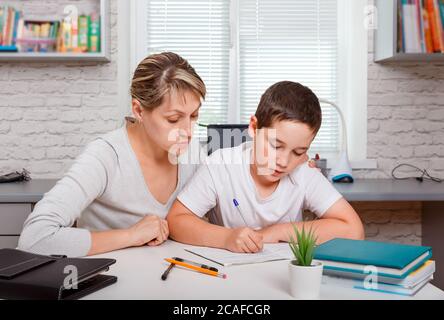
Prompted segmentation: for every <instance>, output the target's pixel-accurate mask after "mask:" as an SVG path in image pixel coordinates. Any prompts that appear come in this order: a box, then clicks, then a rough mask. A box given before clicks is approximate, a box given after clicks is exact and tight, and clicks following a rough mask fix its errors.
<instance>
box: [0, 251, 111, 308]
mask: <svg viewBox="0 0 444 320" xmlns="http://www.w3.org/2000/svg"><path fill="white" fill-rule="evenodd" d="M115 262H116V260H114V259H99V258H67V257H65V256H44V255H38V254H33V253H29V252H24V251H20V250H16V249H0V299H16V300H21V299H39V300H40V299H41V300H73V299H79V298H81V297H84V296H85V295H87V294H90V293H92V292H95V291H97V290H100V289H102V288H104V287H107V286H109V285H111V284H113V283H115V282H116V281H117V277H115V276H111V275H104V274H102V273H103V272H106V271H108V269H109V266H110V265H112V264H114V263H115Z"/></svg>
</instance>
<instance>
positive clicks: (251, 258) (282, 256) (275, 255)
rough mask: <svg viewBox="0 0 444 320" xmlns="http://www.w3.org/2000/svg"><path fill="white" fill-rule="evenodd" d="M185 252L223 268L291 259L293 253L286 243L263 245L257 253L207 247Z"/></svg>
mask: <svg viewBox="0 0 444 320" xmlns="http://www.w3.org/2000/svg"><path fill="white" fill-rule="evenodd" d="M185 250H186V251H188V252H190V253H193V254H195V255H197V256H199V257H202V258H205V259H207V260H210V261H212V262H214V263H217V264H220V265H222V266H225V267H226V266H231V265H241V264H251V263H261V262H267V261H276V260H291V259H293V253H292V252H291V249H290V247H289V245H288V243H276V244H275V243H273V244H264V247H263V250H262V251H261V252H258V253H234V252H231V251H228V250H224V249H215V248H208V247H194V248H192V249H185Z"/></svg>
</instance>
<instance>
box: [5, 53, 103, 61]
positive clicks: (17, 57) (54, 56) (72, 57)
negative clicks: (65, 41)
mask: <svg viewBox="0 0 444 320" xmlns="http://www.w3.org/2000/svg"><path fill="white" fill-rule="evenodd" d="M0 61H44V62H48V61H97V62H109V61H110V59H109V58H108V57H107V56H106V55H105V54H102V53H61V52H47V53H46V52H17V53H11V52H8V53H1V52H0Z"/></svg>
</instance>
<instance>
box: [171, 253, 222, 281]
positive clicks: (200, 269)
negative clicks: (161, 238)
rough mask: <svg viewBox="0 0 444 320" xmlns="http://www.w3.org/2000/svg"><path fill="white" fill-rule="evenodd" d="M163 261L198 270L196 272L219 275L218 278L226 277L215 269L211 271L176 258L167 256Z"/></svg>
mask: <svg viewBox="0 0 444 320" xmlns="http://www.w3.org/2000/svg"><path fill="white" fill-rule="evenodd" d="M165 261H167V262H169V263H173V264H176V265H178V266H181V267H185V268H188V269H192V270H195V271H198V272H201V273H205V274H208V275H210V276H214V277H219V278H222V279H226V278H227V275H226V274H223V273H220V272H217V271H212V270H208V269H204V268H200V267H197V266H193V265H191V264H188V263H186V262H182V261H178V260H174V259H169V258H165Z"/></svg>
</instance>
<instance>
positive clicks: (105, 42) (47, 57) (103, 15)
mask: <svg viewBox="0 0 444 320" xmlns="http://www.w3.org/2000/svg"><path fill="white" fill-rule="evenodd" d="M90 1H92V0H90ZM95 1H100V43H101V50H102V51H101V52H87V53H74V52H68V53H62V52H0V62H8V61H11V62H19V61H25V62H29V61H36V62H40V61H43V62H51V61H54V62H57V61H65V62H66V61H91V62H103V63H105V62H109V61H110V60H111V59H110V54H109V51H110V50H109V43H110V41H109V38H110V37H109V34H110V27H109V12H110V11H109V0H95Z"/></svg>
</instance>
